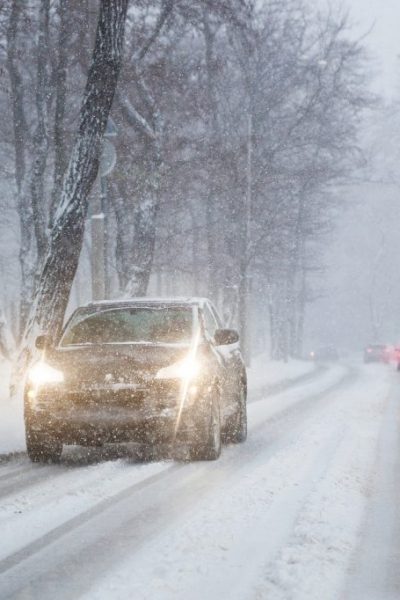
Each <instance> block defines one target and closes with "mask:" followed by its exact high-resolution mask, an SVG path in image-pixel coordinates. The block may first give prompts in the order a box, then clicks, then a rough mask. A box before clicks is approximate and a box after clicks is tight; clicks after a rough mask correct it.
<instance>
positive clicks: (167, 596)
mask: <svg viewBox="0 0 400 600" xmlns="http://www.w3.org/2000/svg"><path fill="white" fill-rule="evenodd" d="M302 367H304V368H302ZM310 369H313V366H312V365H310V364H305V365H301V364H295V365H293V364H292V365H290V364H289V365H283V366H279V365H271V364H269V363H267V362H265V361H263V360H262V359H261V358H260V359H258V360H257V361H255V363H254V367H253V368H252V370H250V381H251V382H252V383H251V392H250V402H249V406H248V411H249V437H248V440H247V442H246V443H245V444H242V445H238V446H228V447H225V448H224V449H223V452H222V455H221V458H220V459H219V460H218V461H215V462H210V463H206V462H202V463H191V464H186V463H174V462H173V461H160V462H154V463H150V464H143V463H137V462H136V461H135V460H132V458H129V457H122V458H121V457H120V458H114V459H113V460H108V461H107V460H104V458H105V457H104V458H102V456H101V451H94V453H93V456H92V457H91V456H90V455H89V456H87V455H86V454H83V455H80V454H79V450H71V451H69V452H67V453H66V456H65V457H64V459H63V460H62V462H61V464H60V465H53V466H51V465H49V466H35V465H33V466H32V465H30V464H29V462H28V461H27V459H24V458H21V457H16V458H14V459H12V460H10V461H6V462H5V463H4V464H2V465H0V532H1V543H0V597H5V598H6V597H7V598H8V597H12V598H22V597H38V598H39V597H40V598H43V599H47V598H55V597H57V598H59V599H64V598H65V599H66V598H69V599H72V598H74V599H75V598H83V599H85V600H106V599H109V598H113V599H120V600H123V599H127V600H128V599H129V600H130V599H132V598H134V599H135V600H145V599H148V600H153V599H154V600H156V599H157V600H159V599H161V600H172V599H174V600H175V599H176V600H180V599H189V600H192V599H193V600H200V599H201V600H203V599H204V598H207V599H210V600H214V599H215V600H217V599H221V598H229V599H232V600H235V599H236V600H243V599H254V600H264V599H266V600H267V599H268V600H306V599H307V600H321V599H323V600H336V599H337V600H340V599H342V598H347V597H349V596H348V594H347V593H346V591H345V590H349V589H350V590H351V589H353V588H354V587H355V588H356V589H357V592H358V593H359V596H357V597H360V598H361V597H362V598H364V599H365V600H378V598H380V599H381V598H385V600H386V598H390V600H392V597H390V596H386V595H382V594H381V593H380V591H379V577H375V584H376V589H375V592H374V594H373V595H369V592H368V589H364V588H363V579H362V577H364V575H362V576H361V579H360V580H357V585H356V586H352V585H351V584H350V585H349V578H350V579H351V576H352V573H354V572H355V570H354V564H355V563H357V556H358V555H359V547H360V545H361V546H362V544H363V539H364V534H365V527H366V526H365V520H366V515H367V514H369V508H370V506H369V505H370V498H371V497H373V496H374V494H375V490H374V486H375V476H376V473H375V471H376V461H377V455H378V448H380V453H381V454H382V452H383V451H384V452H387V453H390V452H392V450H393V443H394V442H392V441H391V440H392V438H393V436H394V435H395V434H394V429H393V427H394V426H393V417H394V415H395V414H397V413H398V407H397V402H396V398H397V395H396V390H397V389H398V385H399V383H398V374H397V373H396V372H395V371H394V370H393V368H390V367H384V366H382V365H371V366H361V365H354V364H351V365H340V364H337V365H330V366H326V367H325V368H324V369H319V370H316V371H315V372H314V374H312V373H309V375H310V377H309V378H308V379H304V375H305V374H306V373H307V372H309V371H310ZM260 370H261V371H262V372H264V373H265V377H266V379H264V380H263V378H262V376H261V375H260ZM268 371H269V373H270V377H269V378H268ZM252 373H254V374H255V375H256V376H253V374H252ZM271 373H275V374H276V378H275V382H274V383H278V382H279V381H284V382H286V384H287V380H290V379H293V373H295V376H296V377H297V378H298V377H299V376H300V377H301V380H299V379H298V380H297V383H296V380H295V379H294V381H292V383H291V385H290V384H287V385H286V387H285V389H284V390H282V391H280V392H275V393H273V394H271V395H268V394H267V395H264V396H263V395H260V394H258V395H257V394H255V391H257V390H259V389H260V387H263V386H266V385H268V386H269V384H270V383H271V379H273V376H272V375H271ZM255 381H257V384H255V383H254V382H255ZM389 407H390V412H388V411H389ZM396 411H397V412H396ZM388 426H391V427H392V434H391V437H390V438H389V437H388V440H389V442H387V443H386V444H383V445H382V443H380V440H381V439H382V437H383V438H386V427H388ZM96 452H97V453H99V452H100V456H98V457H97V458H96ZM380 460H382V457H381V459H380ZM392 500H393V499H392ZM388 501H390V497H389V500H388ZM388 519H389V516H388ZM377 525H379V524H376V523H375V526H377ZM368 526H369V525H368ZM387 528H388V530H390V523H387ZM366 539H368V538H366ZM381 541H382V543H384V541H385V540H383V539H382V540H381ZM367 570H368V568H367ZM360 572H361V573H365V565H364V566H363V569H361V571H360ZM395 573H397V570H395ZM375 575H376V573H375ZM393 589H394V588H393ZM398 597H399V596H396V595H394V596H393V600H394V598H398Z"/></svg>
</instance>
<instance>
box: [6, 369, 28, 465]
mask: <svg viewBox="0 0 400 600" xmlns="http://www.w3.org/2000/svg"><path fill="white" fill-rule="evenodd" d="M10 373H11V364H10V363H9V362H8V361H4V360H3V361H2V360H0V455H1V454H8V453H10V452H21V451H25V431H24V419H23V403H22V398H20V397H18V396H16V397H15V398H13V399H12V400H10V395H9V381H10Z"/></svg>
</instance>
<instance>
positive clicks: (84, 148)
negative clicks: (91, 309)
mask: <svg viewBox="0 0 400 600" xmlns="http://www.w3.org/2000/svg"><path fill="white" fill-rule="evenodd" d="M127 2H128V0H102V2H101V5H100V13H99V21H98V26H97V32H96V39H95V46H94V52H93V60H92V64H91V67H90V69H89V73H88V79H87V83H86V89H85V94H84V100H83V105H82V108H81V111H80V119H79V121H80V123H79V130H78V136H77V139H76V142H75V145H74V148H73V150H72V155H71V159H70V162H69V166H68V169H67V172H66V176H65V179H64V185H63V191H62V195H61V202H60V204H59V206H58V208H57V211H56V213H55V216H54V226H53V229H52V231H51V235H50V240H49V247H48V250H47V253H46V257H45V261H44V265H43V270H42V273H41V275H40V279H39V283H38V286H37V289H36V293H35V298H34V302H33V306H32V309H31V314H30V318H29V321H28V325H27V328H26V331H25V335H24V340H23V345H22V349H21V354H20V360H19V365H18V369H17V370H18V372H19V374H22V373H23V372H24V371H25V369H26V366H27V364H28V362H29V360H30V358H31V355H32V347H33V342H34V339H35V337H36V335H37V334H38V333H39V332H42V331H46V332H50V333H51V334H52V336H53V337H54V338H57V337H58V335H59V333H60V331H61V328H62V323H63V318H64V314H65V309H66V306H67V303H68V298H69V294H70V290H71V286H72V282H73V279H74V276H75V272H76V269H77V266H78V260H79V256H80V251H81V247H82V242H83V234H84V228H85V218H86V214H87V207H88V195H89V192H90V189H91V187H92V185H93V182H94V180H95V178H96V175H97V171H98V164H99V154H100V147H101V140H102V137H103V134H104V131H105V128H106V124H107V119H108V115H109V112H110V109H111V104H112V101H113V97H114V93H115V88H116V85H117V81H118V75H119V71H120V67H121V61H122V47H123V40H124V30H125V21H126V12H127ZM13 379H14V381H15V377H14V378H13Z"/></svg>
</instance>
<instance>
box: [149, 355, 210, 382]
mask: <svg viewBox="0 0 400 600" xmlns="http://www.w3.org/2000/svg"><path fill="white" fill-rule="evenodd" d="M199 372H200V364H199V363H198V361H197V360H195V359H193V358H184V359H183V360H179V361H178V362H176V363H173V364H172V365H169V366H168V367H164V368H162V369H160V370H159V371H158V373H157V375H156V379H186V380H189V379H193V378H194V377H196V376H197V375H198V374H199Z"/></svg>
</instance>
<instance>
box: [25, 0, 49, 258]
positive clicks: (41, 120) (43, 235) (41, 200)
mask: <svg viewBox="0 0 400 600" xmlns="http://www.w3.org/2000/svg"><path fill="white" fill-rule="evenodd" d="M49 12H50V0H41V4H40V10H39V33H38V41H37V75H36V99H35V100H36V111H37V126H36V131H35V134H34V138H33V163H32V173H31V181H30V188H31V197H32V212H33V226H34V231H35V237H36V245H37V253H38V264H39V265H41V263H42V260H43V259H44V256H45V253H46V248H47V223H46V221H47V206H46V202H45V194H44V174H45V170H46V163H47V154H48V149H49V135H48V130H47V96H48V84H49V81H48V80H49V77H48V58H49Z"/></svg>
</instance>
